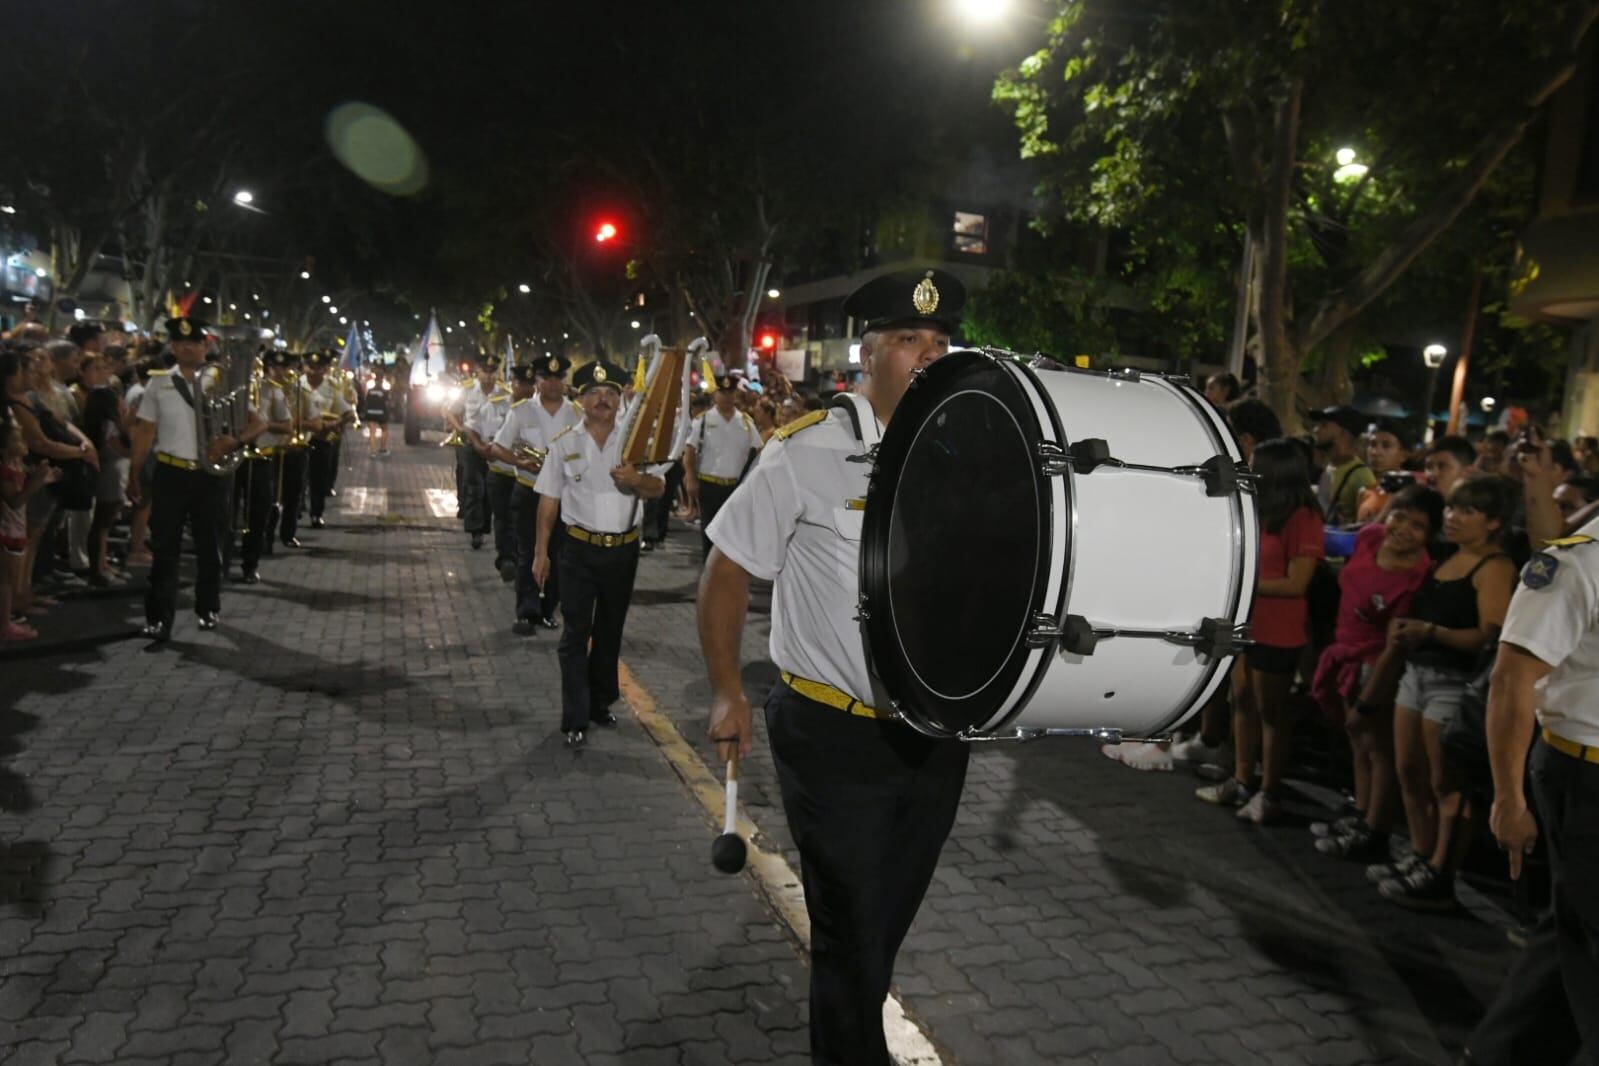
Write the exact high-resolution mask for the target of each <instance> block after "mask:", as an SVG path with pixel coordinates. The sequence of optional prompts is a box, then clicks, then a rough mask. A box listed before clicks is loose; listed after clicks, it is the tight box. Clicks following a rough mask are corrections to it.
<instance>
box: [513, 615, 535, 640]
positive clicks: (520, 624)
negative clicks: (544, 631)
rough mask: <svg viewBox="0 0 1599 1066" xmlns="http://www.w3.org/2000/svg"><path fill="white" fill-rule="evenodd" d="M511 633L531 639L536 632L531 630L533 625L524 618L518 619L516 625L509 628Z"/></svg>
mask: <svg viewBox="0 0 1599 1066" xmlns="http://www.w3.org/2000/svg"><path fill="white" fill-rule="evenodd" d="M511 632H513V633H515V634H516V635H517V636H519V637H531V636H532V635H533V634H534V633H535V632H537V630H535V629H534V628H533V623H532V622H530V621H528V620H527V619H526V618H518V619H517V620H516V624H515V625H513V626H512V627H511Z"/></svg>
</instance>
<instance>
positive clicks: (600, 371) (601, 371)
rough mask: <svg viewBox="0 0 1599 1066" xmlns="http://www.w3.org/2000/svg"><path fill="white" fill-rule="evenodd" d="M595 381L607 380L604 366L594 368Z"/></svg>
mask: <svg viewBox="0 0 1599 1066" xmlns="http://www.w3.org/2000/svg"><path fill="white" fill-rule="evenodd" d="M594 380H595V381H604V380H605V368H604V367H603V366H597V367H595V368H594Z"/></svg>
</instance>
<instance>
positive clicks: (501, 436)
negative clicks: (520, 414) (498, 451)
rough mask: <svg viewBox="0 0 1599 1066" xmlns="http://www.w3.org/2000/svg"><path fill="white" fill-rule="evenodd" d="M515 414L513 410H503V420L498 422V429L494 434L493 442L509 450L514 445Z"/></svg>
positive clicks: (515, 431)
mask: <svg viewBox="0 0 1599 1066" xmlns="http://www.w3.org/2000/svg"><path fill="white" fill-rule="evenodd" d="M518 421H519V419H518V418H517V414H516V412H515V411H507V412H505V421H504V422H501V423H500V428H499V431H498V432H496V433H495V434H494V443H495V444H498V445H499V446H500V447H502V448H504V449H505V450H506V451H511V450H512V449H514V448H515V447H516V433H517V422H518Z"/></svg>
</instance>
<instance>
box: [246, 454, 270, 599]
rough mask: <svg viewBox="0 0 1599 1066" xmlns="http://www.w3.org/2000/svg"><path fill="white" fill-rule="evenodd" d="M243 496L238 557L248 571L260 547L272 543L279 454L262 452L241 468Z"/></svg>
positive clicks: (257, 562) (255, 563) (258, 558)
mask: <svg viewBox="0 0 1599 1066" xmlns="http://www.w3.org/2000/svg"><path fill="white" fill-rule="evenodd" d="M239 476H240V478H242V479H243V480H242V481H241V482H240V492H241V494H242V495H243V496H244V533H243V535H242V536H241V537H240V538H239V539H240V542H241V543H240V549H241V550H240V561H241V562H242V563H243V564H244V569H245V571H246V572H247V573H248V572H249V571H251V570H254V569H255V568H256V567H258V566H259V565H260V564H261V550H262V548H263V547H264V546H267V545H270V544H271V543H272V504H273V499H274V497H275V496H276V495H277V491H278V457H277V456H276V455H266V456H262V457H261V458H260V459H252V460H250V461H249V462H247V463H245V464H244V466H243V467H241V468H240V473H239Z"/></svg>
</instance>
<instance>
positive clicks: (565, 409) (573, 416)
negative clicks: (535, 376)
mask: <svg viewBox="0 0 1599 1066" xmlns="http://www.w3.org/2000/svg"><path fill="white" fill-rule="evenodd" d="M617 421H618V422H620V421H621V419H620V418H618V419H617ZM582 424H583V409H582V408H581V407H579V406H578V405H577V404H575V403H568V402H567V401H565V400H562V401H561V406H560V407H558V408H556V409H555V413H554V414H553V415H552V414H550V413H549V412H548V411H546V410H545V409H544V402H543V401H542V400H540V399H539V398H538V397H537V396H533V397H530V398H528V399H526V400H517V401H516V402H515V403H513V404H511V409H510V411H509V412H508V413H507V414H506V416H505V423H504V424H503V425H502V426H500V431H499V432H498V433H496V434H495V435H494V443H495V444H498V445H499V446H500V447H502V448H504V449H505V450H506V451H511V452H514V451H516V445H517V443H518V442H521V443H524V444H529V445H532V446H533V447H535V448H542V449H545V450H546V451H547V450H548V449H549V447H550V441H552V440H554V439H555V437H556V435H557V434H559V433H561V432H563V431H565V430H567V429H571V428H574V427H576V426H581V425H582ZM516 479H517V480H518V481H520V482H521V483H522V484H524V485H526V486H527V487H528V488H530V489H531V488H533V487H534V486H535V484H536V482H537V477H536V475H534V474H530V473H529V472H528V471H526V470H517V472H516Z"/></svg>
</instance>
